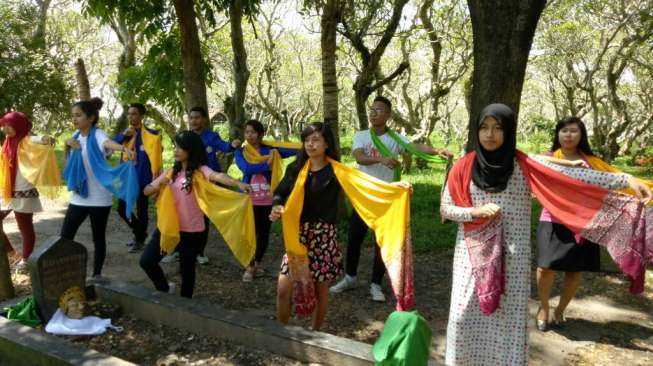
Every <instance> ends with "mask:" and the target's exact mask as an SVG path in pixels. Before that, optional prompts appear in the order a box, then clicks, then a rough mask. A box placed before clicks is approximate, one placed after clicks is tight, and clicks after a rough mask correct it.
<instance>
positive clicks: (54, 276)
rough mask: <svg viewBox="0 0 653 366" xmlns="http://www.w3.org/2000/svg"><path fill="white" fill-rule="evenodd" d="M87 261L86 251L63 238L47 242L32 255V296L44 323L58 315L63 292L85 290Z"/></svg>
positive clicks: (84, 248) (29, 263) (30, 263)
mask: <svg viewBox="0 0 653 366" xmlns="http://www.w3.org/2000/svg"><path fill="white" fill-rule="evenodd" d="M87 258H88V253H87V251H86V247H84V246H83V245H82V244H79V243H77V242H74V241H72V240H68V239H64V238H61V237H52V238H50V239H48V240H47V241H46V242H45V244H44V245H42V246H41V248H40V249H39V250H38V251H36V252H34V253H32V255H31V256H30V258H29V262H28V266H29V271H30V277H31V279H32V294H33V296H34V301H35V302H36V307H37V309H38V311H39V315H40V316H41V319H42V320H43V321H44V322H47V321H48V320H50V318H51V317H52V315H53V314H54V313H55V312H56V311H57V308H58V307H59V297H60V296H61V295H62V294H63V293H64V291H66V290H67V289H68V288H70V287H73V286H79V287H80V288H81V289H84V287H85V284H86V261H87Z"/></svg>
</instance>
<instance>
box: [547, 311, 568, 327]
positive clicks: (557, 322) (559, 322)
mask: <svg viewBox="0 0 653 366" xmlns="http://www.w3.org/2000/svg"><path fill="white" fill-rule="evenodd" d="M566 321H567V318H565V314H560V316H559V317H558V312H557V311H554V312H553V320H551V324H553V325H554V326H556V327H557V328H562V327H563V326H564V325H565V322H566Z"/></svg>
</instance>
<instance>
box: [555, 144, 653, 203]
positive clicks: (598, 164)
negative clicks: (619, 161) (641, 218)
mask: <svg viewBox="0 0 653 366" xmlns="http://www.w3.org/2000/svg"><path fill="white" fill-rule="evenodd" d="M553 157H554V158H556V159H564V158H565V155H564V154H563V153H562V150H561V149H558V150H556V151H554V152H553ZM583 158H584V159H585V160H586V161H587V162H588V163H589V165H590V166H591V167H592V169H594V170H598V171H602V172H608V173H622V171H621V170H619V169H618V168H616V167H614V166H612V165H610V164H608V163H606V162H605V161H603V160H602V159H600V158H598V157H596V156H590V155H585V154H583ZM637 180H639V181H640V182H642V183H643V184H646V185H647V186H649V188H651V189H653V181H650V180H646V179H641V178H637ZM619 192H622V193H626V194H629V195H631V196H634V195H635V192H634V191H633V190H632V189H630V188H625V189H620V190H619ZM647 206H649V207H650V206H653V201H651V202H649V203H648V205H647Z"/></svg>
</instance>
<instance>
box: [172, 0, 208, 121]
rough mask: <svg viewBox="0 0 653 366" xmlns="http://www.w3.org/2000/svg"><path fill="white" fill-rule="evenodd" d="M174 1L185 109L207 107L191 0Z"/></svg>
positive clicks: (202, 67) (202, 65)
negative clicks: (177, 24) (179, 41)
mask: <svg viewBox="0 0 653 366" xmlns="http://www.w3.org/2000/svg"><path fill="white" fill-rule="evenodd" d="M174 3H175V12H176V13H177V21H178V23H179V31H180V33H181V61H182V64H183V67H184V89H185V93H184V96H185V104H186V110H189V109H191V108H193V107H202V108H204V109H207V107H208V103H207V100H206V83H205V75H204V74H205V70H204V62H203V61H202V52H201V49H200V38H199V34H198V32H197V24H196V23H195V8H194V4H193V0H175V2H174Z"/></svg>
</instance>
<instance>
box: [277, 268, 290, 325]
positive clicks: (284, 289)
mask: <svg viewBox="0 0 653 366" xmlns="http://www.w3.org/2000/svg"><path fill="white" fill-rule="evenodd" d="M291 295H292V280H291V279H290V277H288V276H287V275H284V274H279V280H278V281H277V320H278V321H280V322H281V323H283V324H288V321H289V320H290V296H291Z"/></svg>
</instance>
